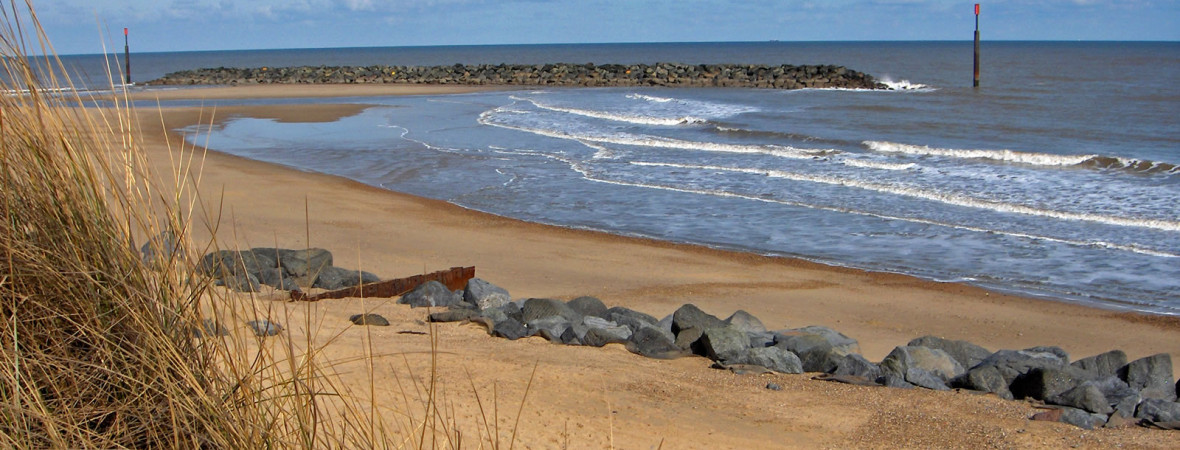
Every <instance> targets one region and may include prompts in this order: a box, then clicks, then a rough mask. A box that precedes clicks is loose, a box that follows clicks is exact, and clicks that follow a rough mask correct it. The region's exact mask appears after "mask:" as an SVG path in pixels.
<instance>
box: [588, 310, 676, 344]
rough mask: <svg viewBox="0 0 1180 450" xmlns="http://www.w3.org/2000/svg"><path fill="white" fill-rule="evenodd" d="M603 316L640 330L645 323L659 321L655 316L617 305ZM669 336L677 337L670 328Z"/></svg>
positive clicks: (654, 323)
mask: <svg viewBox="0 0 1180 450" xmlns="http://www.w3.org/2000/svg"><path fill="white" fill-rule="evenodd" d="M602 318H604V319H606V320H609V321H611V322H615V323H617V324H619V325H626V326H629V327H631V329H632V330H638V329H639V328H640V326H641V325H643V324H647V325H656V324H657V323H659V321H658V320H656V318H655V317H652V316H650V315H648V314H644V313H641V312H639V311H635V310H633V309H628V308H624V307H622V306H615V307H612V308H610V309H608V310H606V313H604V314H602ZM657 328H658V327H657ZM668 336H670V337H672V338H673V339H675V335H673V334H672V331H671V329H669V330H668Z"/></svg>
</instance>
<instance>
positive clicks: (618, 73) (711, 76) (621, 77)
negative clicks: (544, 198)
mask: <svg viewBox="0 0 1180 450" xmlns="http://www.w3.org/2000/svg"><path fill="white" fill-rule="evenodd" d="M383 83H386V84H452V85H524V86H582V87H615V86H670V87H747V88H763V89H803V88H843V89H889V87H888V86H886V85H885V84H882V83H879V82H878V81H877V80H876V79H875V78H873V77H872V76H871V75H868V74H865V73H863V72H858V71H855V70H850V69H847V68H844V67H840V66H831V65H824V66H792V65H779V66H773V65H770V66H768V65H752V64H742V65H739V64H697V65H691V64H678V63H656V64H650V65H649V64H629V65H623V64H603V65H594V64H537V65H520V64H515V65H510V64H498V65H490V64H478V65H463V64H455V65H453V66H381V65H378V66H363V67H359V66H345V67H327V66H320V67H308V66H304V67H257V68H227V67H219V68H209V69H197V70H186V71H181V72H173V73H170V74H167V75H165V76H164V77H163V78H160V79H157V80H153V81H149V82H147V83H146V84H148V85H241V84H383Z"/></svg>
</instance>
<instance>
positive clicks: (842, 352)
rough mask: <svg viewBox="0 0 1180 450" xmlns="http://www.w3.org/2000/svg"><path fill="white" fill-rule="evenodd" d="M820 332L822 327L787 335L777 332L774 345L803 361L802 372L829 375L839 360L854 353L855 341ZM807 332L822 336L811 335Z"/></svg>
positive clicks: (794, 331)
mask: <svg viewBox="0 0 1180 450" xmlns="http://www.w3.org/2000/svg"><path fill="white" fill-rule="evenodd" d="M822 330H824V328H823V327H808V328H803V329H798V330H787V331H786V333H789V334H784V332H778V333H776V334H775V338H774V340H775V343H774V345H775V346H776V347H782V348H783V349H786V350H788V351H790V352H791V353H794V354H796V355H798V356H799V359H800V360H802V361H803V370H804V371H806V372H824V373H830V372H832V371H834V370H836V367H837V362H838V361H839V360H840V359H841V358H843V357H844V356H846V355H850V354H852V353H854V351H853V350H852V348H853V347H856V341H855V340H852V339H848V338H847V336H844V335H842V334H839V333H834V332H833V333H826V332H823V331H822ZM809 331H817V332H822V333H823V334H819V333H815V334H813V333H810V332H809ZM834 343H835V344H834Z"/></svg>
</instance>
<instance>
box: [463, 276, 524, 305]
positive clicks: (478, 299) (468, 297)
mask: <svg viewBox="0 0 1180 450" xmlns="http://www.w3.org/2000/svg"><path fill="white" fill-rule="evenodd" d="M463 301H465V302H467V303H470V304H472V305H475V306H476V307H478V308H479V309H480V310H484V309H489V308H498V307H501V306H504V305H506V304H508V303H510V302H512V297H511V296H509V295H508V290H506V289H504V288H502V287H499V286H496V285H494V284H492V283H489V282H487V281H484V280H482V279H480V278H472V279H471V280H470V281H468V282H467V288H466V289H464V290H463Z"/></svg>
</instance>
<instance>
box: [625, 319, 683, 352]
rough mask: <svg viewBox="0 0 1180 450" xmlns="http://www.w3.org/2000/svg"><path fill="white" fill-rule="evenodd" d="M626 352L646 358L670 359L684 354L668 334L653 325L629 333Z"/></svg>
mask: <svg viewBox="0 0 1180 450" xmlns="http://www.w3.org/2000/svg"><path fill="white" fill-rule="evenodd" d="M627 350H630V351H631V353H635V354H638V355H642V356H646V357H648V358H658V359H671V358H677V357H680V356H681V355H683V354H684V351H683V350H681V349H680V347H677V346H676V343H675V342H674V341H672V339H671V338H670V336H669V335H668V333H666V332H665V331H664V330H662V329H660V328H658V327H656V326H655V325H641V326H640V327H639V328H637V329H636V330H635V332H634V333H631V339H630V342H629V343H628V344H627Z"/></svg>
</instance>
